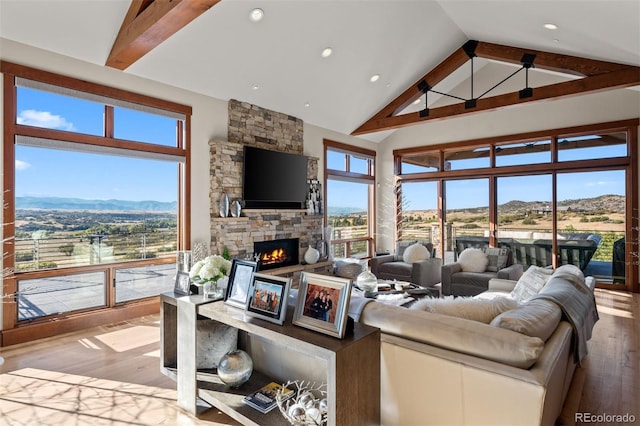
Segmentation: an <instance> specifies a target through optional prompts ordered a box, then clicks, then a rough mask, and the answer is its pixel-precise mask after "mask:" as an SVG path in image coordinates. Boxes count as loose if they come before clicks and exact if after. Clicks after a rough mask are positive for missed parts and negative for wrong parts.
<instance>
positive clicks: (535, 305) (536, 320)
mask: <svg viewBox="0 0 640 426" xmlns="http://www.w3.org/2000/svg"><path fill="white" fill-rule="evenodd" d="M561 317H562V311H561V310H560V307H559V306H558V305H556V304H555V303H553V302H551V301H549V300H543V299H536V300H532V301H530V302H527V303H525V304H523V305H521V306H519V307H517V308H516V309H511V310H509V311H506V312H503V313H501V314H500V315H498V316H497V317H495V318H494V319H493V321H491V325H492V326H494V327H501V328H506V329H507V330H512V331H515V332H518V333H522V334H524V335H527V336H530V337H538V338H540V339H542V340H543V341H545V342H546V341H547V339H548V338H549V336H551V335H552V334H553V332H554V330H555V329H556V327H558V324H559V323H560V318H561Z"/></svg>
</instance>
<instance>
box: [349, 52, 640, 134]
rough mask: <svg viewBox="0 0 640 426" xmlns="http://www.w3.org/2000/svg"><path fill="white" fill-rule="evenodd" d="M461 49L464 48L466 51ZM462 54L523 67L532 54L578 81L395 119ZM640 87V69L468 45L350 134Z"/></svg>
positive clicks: (453, 66) (537, 63)
mask: <svg viewBox="0 0 640 426" xmlns="http://www.w3.org/2000/svg"><path fill="white" fill-rule="evenodd" d="M465 48H467V49H466V50H465ZM467 50H469V51H472V54H475V55H476V56H477V57H480V58H485V59H491V60H496V61H501V62H506V63H511V64H518V65H522V60H523V57H524V56H525V55H535V57H534V59H533V67H534V68H540V69H544V70H549V71H556V72H561V73H564V74H570V75H575V76H579V77H581V78H580V79H577V80H573V81H568V82H563V83H556V84H550V85H547V86H542V87H536V88H534V89H533V96H530V97H525V98H520V96H519V93H518V92H514V93H508V94H504V95H499V96H494V97H490V98H480V99H476V106H475V107H471V108H465V105H464V103H457V104H453V105H447V106H442V107H439V108H430V109H429V115H427V116H424V117H421V116H420V112H412V113H407V114H400V113H401V112H402V111H403V110H404V109H405V108H407V107H408V106H409V105H411V103H412V102H413V101H415V100H416V99H418V98H419V97H420V96H422V94H423V92H422V91H421V90H420V89H419V88H418V85H419V84H420V83H421V82H422V81H425V82H426V83H427V84H428V85H429V86H430V87H434V86H435V85H436V84H438V83H439V82H441V81H442V80H444V79H445V78H446V77H448V76H449V75H450V74H451V73H453V72H454V71H455V70H457V69H458V68H460V66H462V65H463V64H464V63H466V62H467V61H468V60H469V54H468V52H467ZM638 84H640V67H635V66H632V65H624V64H617V63H613V62H605V61H598V60H594V59H586V58H580V57H577V56H569V55H560V54H556V53H549V52H542V51H536V50H532V49H523V48H519V47H511V46H503V45H499V44H493V43H485V42H476V41H473V40H471V41H468V42H467V43H465V45H463V46H462V47H461V48H459V49H457V50H456V51H455V52H454V53H453V54H451V55H450V56H449V57H447V58H446V59H445V60H444V61H442V62H441V63H440V64H438V65H437V66H436V67H435V68H434V69H433V70H431V71H430V72H428V73H427V74H425V75H424V76H423V77H422V78H421V79H419V80H418V81H417V82H416V83H414V84H412V85H411V86H410V87H409V88H407V89H406V90H405V91H404V92H403V93H402V94H401V95H400V96H398V97H397V98H395V99H394V100H393V101H391V102H390V103H389V104H388V105H386V106H385V107H384V108H382V109H381V110H380V111H378V112H377V113H376V114H375V115H373V116H372V117H371V118H370V119H369V120H367V121H366V122H365V123H363V124H362V125H361V126H360V127H358V128H357V129H355V130H354V131H353V132H351V134H352V135H354V136H357V135H363V134H367V133H372V132H379V131H384V130H393V129H397V128H400V127H405V126H410V125H413V124H418V123H422V122H425V121H428V120H438V119H444V118H448V117H451V116H457V115H463V114H472V113H476V112H481V111H490V110H495V109H499V108H504V107H506V106H510V105H518V104H523V103H527V102H535V101H540V100H544V99H554V98H562V97H567V96H574V95H578V94H581V93H589V92H596V91H601V90H607V89H618V88H624V87H631V86H635V85H638Z"/></svg>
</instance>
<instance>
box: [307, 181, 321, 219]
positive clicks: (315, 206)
mask: <svg viewBox="0 0 640 426" xmlns="http://www.w3.org/2000/svg"><path fill="white" fill-rule="evenodd" d="M307 185H308V186H309V192H308V194H307V214H309V215H319V214H322V184H321V183H320V181H319V180H318V179H307Z"/></svg>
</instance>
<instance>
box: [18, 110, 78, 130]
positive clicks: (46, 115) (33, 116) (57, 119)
mask: <svg viewBox="0 0 640 426" xmlns="http://www.w3.org/2000/svg"><path fill="white" fill-rule="evenodd" d="M18 124H24V125H26V126H35V127H44V128H47V129H58V130H68V131H73V130H75V129H74V127H73V123H70V122H68V121H67V120H66V119H65V118H64V117H62V116H59V115H54V114H51V113H50V112H48V111H36V110H34V109H25V110H24V111H22V112H20V114H19V115H18Z"/></svg>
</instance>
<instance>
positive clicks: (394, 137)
mask: <svg viewBox="0 0 640 426" xmlns="http://www.w3.org/2000/svg"><path fill="white" fill-rule="evenodd" d="M638 117H640V91H637V90H631V89H620V90H613V91H608V92H603V93H597V94H591V95H584V96H576V97H572V98H567V99H558V100H550V101H543V102H537V103H532V104H529V105H527V104H525V105H519V106H513V107H508V108H504V109H501V110H498V111H491V112H482V113H477V114H471V115H467V116H462V117H458V118H450V119H445V120H439V121H432V122H427V123H425V124H421V125H415V126H410V127H406V128H403V129H399V130H397V131H396V132H394V133H392V134H391V135H390V136H388V137H387V138H386V139H385V140H384V141H382V142H380V144H379V147H378V158H377V163H378V182H379V183H380V186H379V188H378V194H377V200H378V229H379V230H386V229H393V228H392V224H393V220H394V217H395V210H394V209H395V207H394V206H395V202H394V201H393V200H395V199H392V198H391V197H393V194H392V193H391V191H392V188H391V186H390V185H391V182H392V178H393V150H394V149H401V148H409V147H415V146H426V145H434V144H441V143H447V142H456V141H464V140H471V139H479V138H487V137H491V136H502V135H512V134H517V133H525V132H532V131H538V130H549V129H556V128H563V127H572V126H580V125H586V124H594V123H602V122H608V121H617V120H626V119H633V118H638ZM392 201H393V202H392ZM378 248H379V249H393V248H394V241H393V233H392V232H380V234H379V237H378Z"/></svg>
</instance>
